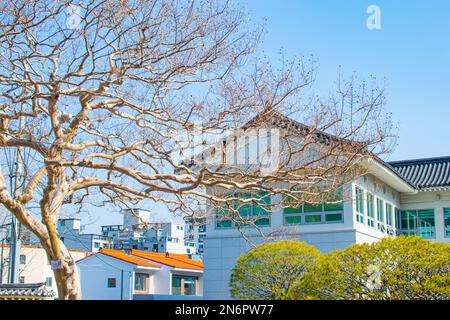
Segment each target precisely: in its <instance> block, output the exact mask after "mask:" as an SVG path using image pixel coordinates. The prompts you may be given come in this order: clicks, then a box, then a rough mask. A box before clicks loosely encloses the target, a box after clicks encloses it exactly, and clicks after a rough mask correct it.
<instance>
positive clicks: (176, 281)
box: [172, 275, 181, 296]
mask: <svg viewBox="0 0 450 320" xmlns="http://www.w3.org/2000/svg"><path fill="white" fill-rule="evenodd" d="M172 295H178V296H179V295H181V276H176V275H172Z"/></svg>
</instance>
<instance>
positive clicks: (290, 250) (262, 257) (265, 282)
mask: <svg viewBox="0 0 450 320" xmlns="http://www.w3.org/2000/svg"><path fill="white" fill-rule="evenodd" d="M319 256H320V252H319V251H318V250H317V249H315V248H314V247H312V246H309V245H307V244H306V243H304V242H299V241H279V242H273V243H265V244H261V245H258V246H257V247H255V248H254V249H252V250H250V251H249V252H246V253H244V254H242V255H241V256H240V257H239V259H238V261H237V264H236V266H235V267H234V268H233V270H232V274H231V281H230V289H231V295H232V296H233V297H235V298H239V299H250V300H263V299H265V300H267V299H277V300H282V299H287V298H288V292H289V290H290V288H291V286H292V285H293V284H294V283H295V282H296V281H297V280H298V279H299V278H300V277H301V276H302V275H303V274H305V273H306V272H308V271H309V270H310V269H311V268H313V267H314V266H315V264H316V261H317V259H318V258H319Z"/></svg>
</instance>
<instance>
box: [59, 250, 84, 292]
mask: <svg viewBox="0 0 450 320" xmlns="http://www.w3.org/2000/svg"><path fill="white" fill-rule="evenodd" d="M60 249H61V250H60V256H61V257H62V259H61V261H62V269H57V270H54V274H55V280H56V285H57V287H58V298H59V299H60V300H81V285H80V276H79V274H78V269H77V266H76V264H75V261H74V260H73V259H72V257H71V256H70V253H69V250H67V248H66V247H65V246H64V245H60Z"/></svg>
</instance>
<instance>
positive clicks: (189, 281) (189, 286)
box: [184, 277, 197, 296]
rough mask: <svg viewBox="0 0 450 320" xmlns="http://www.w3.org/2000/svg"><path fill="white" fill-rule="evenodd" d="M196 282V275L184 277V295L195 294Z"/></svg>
mask: <svg viewBox="0 0 450 320" xmlns="http://www.w3.org/2000/svg"><path fill="white" fill-rule="evenodd" d="M196 282H197V278H196V277H184V295H185V296H194V295H195V289H196V288H195V285H196Z"/></svg>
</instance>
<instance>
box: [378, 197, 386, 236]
mask: <svg viewBox="0 0 450 320" xmlns="http://www.w3.org/2000/svg"><path fill="white" fill-rule="evenodd" d="M377 219H378V224H377V228H378V230H380V231H381V232H385V231H386V228H385V226H384V201H383V200H381V199H378V198H377Z"/></svg>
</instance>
